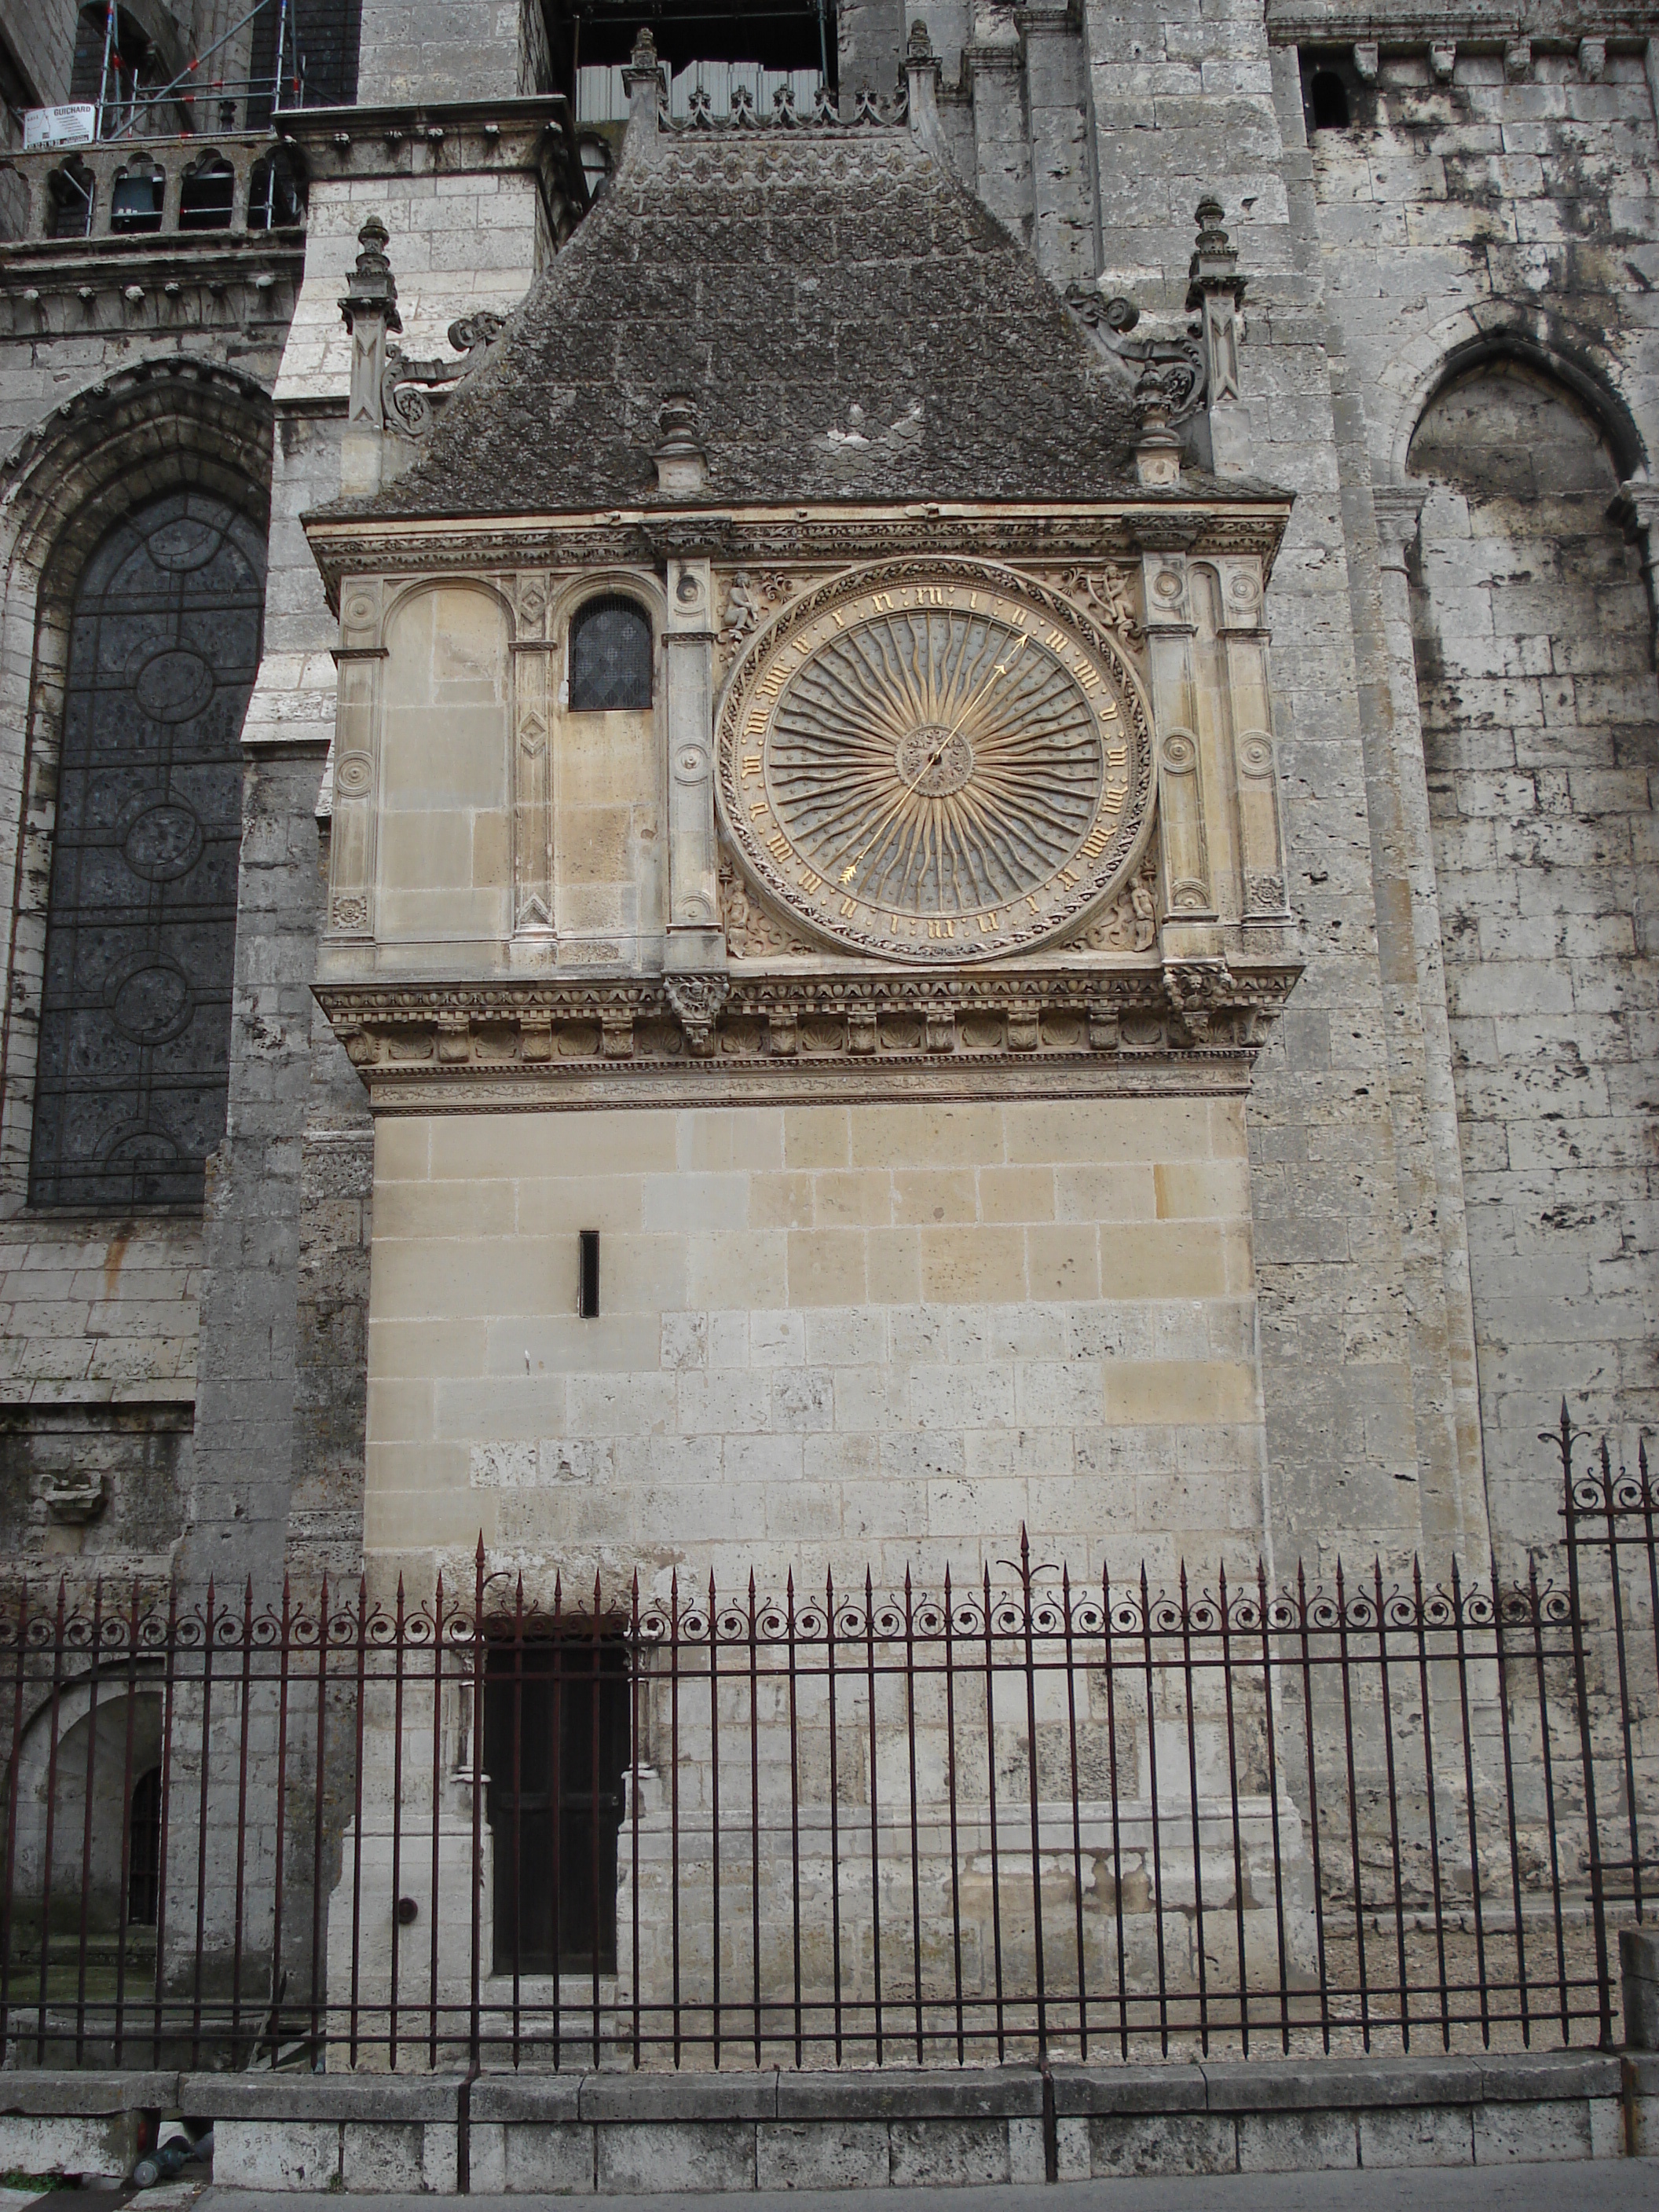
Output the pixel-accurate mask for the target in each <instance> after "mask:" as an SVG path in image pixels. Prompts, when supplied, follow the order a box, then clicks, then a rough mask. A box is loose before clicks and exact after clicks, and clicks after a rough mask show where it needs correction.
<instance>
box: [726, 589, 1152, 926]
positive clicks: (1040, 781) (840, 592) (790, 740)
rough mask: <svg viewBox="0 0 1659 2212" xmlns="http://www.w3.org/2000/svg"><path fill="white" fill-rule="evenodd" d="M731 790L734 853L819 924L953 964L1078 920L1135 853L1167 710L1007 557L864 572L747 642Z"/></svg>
mask: <svg viewBox="0 0 1659 2212" xmlns="http://www.w3.org/2000/svg"><path fill="white" fill-rule="evenodd" d="M717 791H718V796H719V801H720V811H721V813H722V816H723V817H724V821H725V825H726V830H727V834H728V835H729V836H730V837H731V839H732V843H733V845H734V847H735V848H736V850H737V853H738V856H739V859H740V861H741V863H742V865H743V866H744V868H745V870H746V871H747V872H748V873H749V874H750V878H752V879H753V881H754V882H755V883H756V884H757V885H758V886H759V888H760V889H762V890H763V891H764V892H765V893H766V895H767V896H768V898H769V900H770V901H772V902H774V903H775V904H776V905H778V906H779V907H781V908H782V909H783V910H784V911H785V912H786V913H787V914H790V915H793V916H794V917H795V918H796V919H797V920H798V921H799V922H800V923H801V924H803V925H804V927H805V930H806V931H807V933H809V935H811V936H813V937H817V938H821V939H824V940H825V941H826V942H827V943H829V944H830V945H836V946H839V947H840V948H841V949H842V950H843V951H848V952H852V953H855V954H862V955H865V956H866V957H869V956H874V957H878V958H881V959H884V960H895V961H899V962H902V963H908V964H915V965H926V966H928V967H933V968H944V967H950V966H952V965H959V964H961V963H963V962H981V961H984V960H986V959H987V958H992V957H1006V956H1007V955H1009V954H1011V953H1018V952H1023V951H1029V950H1030V949H1032V948H1034V947H1036V946H1037V945H1042V944H1044V943H1047V942H1048V941H1050V940H1051V939H1054V938H1056V937H1058V936H1060V934H1062V933H1064V932H1065V931H1066V929H1068V928H1069V927H1073V926H1074V925H1075V924H1076V922H1077V921H1079V918H1080V917H1081V916H1082V915H1085V913H1086V912H1087V911H1088V910H1089V909H1090V908H1092V907H1093V906H1095V905H1096V904H1097V903H1098V902H1100V901H1101V900H1102V899H1103V897H1105V896H1107V895H1108V894H1109V892H1110V891H1111V890H1113V888H1114V887H1115V886H1117V885H1120V884H1122V883H1123V882H1124V881H1126V880H1127V878H1128V876H1129V875H1130V874H1131V872H1133V868H1134V867H1135V866H1136V864H1137V862H1138V861H1139V858H1140V854H1141V852H1142V850H1143V849H1144V848H1145V845H1146V839H1147V836H1148V835H1149V833H1150V829H1151V826H1152V800H1153V792H1154V765H1153V744H1152V716H1151V713H1150V710H1149V709H1148V707H1147V705H1146V696H1145V694H1144V692H1143V691H1142V690H1141V686H1140V682H1139V678H1138V676H1137V675H1136V673H1135V671H1134V669H1133V666H1132V665H1131V663H1130V662H1129V659H1128V658H1127V655H1126V653H1124V652H1123V650H1122V647H1121V642H1120V641H1119V640H1118V638H1117V637H1115V636H1114V635H1111V634H1110V633H1109V632H1108V631H1107V630H1105V629H1102V628H1101V627H1099V626H1098V625H1097V623H1094V622H1092V621H1091V620H1090V619H1089V618H1088V617H1086V616H1085V615H1084V614H1083V613H1082V612H1081V611H1079V609H1078V607H1077V606H1075V605H1073V604H1072V603H1070V602H1069V601H1067V600H1066V599H1062V598H1061V597H1060V595H1059V594H1058V593H1055V592H1050V591H1048V589H1047V588H1046V587H1045V586H1042V585H1040V584H1036V583H1034V582H1033V581H1031V580H1030V579H1028V578H1025V577H1022V576H1019V575H1018V574H1015V573H1014V572H1013V571H1012V570H1009V569H1004V568H994V567H991V566H989V565H987V564H986V563H982V562H972V561H963V560H941V559H935V560H931V561H914V562H886V563H881V564H878V565H876V566H872V567H869V568H863V569H860V570H857V571H854V573H853V574H851V575H849V576H843V577H841V578H838V579H836V580H834V581H833V582H830V583H827V584H824V585H822V586H819V587H818V588H817V590H815V591H812V592H807V593H805V594H804V595H803V596H802V597H801V598H800V599H796V600H795V601H793V603H792V604H791V605H789V606H787V608H786V609H785V610H784V611H783V612H782V613H781V614H780V615H779V616H778V617H776V618H775V620H774V621H773V622H772V623H769V625H768V626H767V627H766V628H765V629H763V630H761V631H760V632H759V633H758V634H757V635H756V636H755V638H754V639H753V640H752V641H750V644H749V645H748V647H746V649H745V650H744V653H742V654H741V655H740V657H739V659H738V662H737V665H736V666H735V667H734V669H733V671H732V677H731V679H730V681H729V683H728V684H727V686H726V694H725V697H724V699H723V701H722V703H721V707H720V715H719V759H718V769H717Z"/></svg>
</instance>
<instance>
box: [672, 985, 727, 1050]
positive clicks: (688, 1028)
mask: <svg viewBox="0 0 1659 2212" xmlns="http://www.w3.org/2000/svg"><path fill="white" fill-rule="evenodd" d="M731 989H732V986H731V984H730V982H729V981H727V980H726V977H725V976H724V975H670V976H669V977H667V978H666V980H665V982H664V984H663V990H664V992H665V995H666V997H667V1000H668V1003H669V1005H670V1006H671V1007H672V1008H673V1010H674V1016H675V1018H676V1020H677V1021H678V1023H679V1025H680V1027H681V1028H682V1029H683V1030H684V1031H685V1042H686V1044H687V1047H688V1048H690V1051H691V1053H692V1054H694V1056H695V1057H696V1058H697V1059H700V1060H706V1059H707V1058H708V1055H709V1054H711V1053H712V1052H713V1051H714V1024H715V1021H716V1020H717V1019H718V1018H719V1015H720V1008H721V1007H722V1006H724V1005H725V1004H726V999H727V998H728V996H729V995H730V994H731Z"/></svg>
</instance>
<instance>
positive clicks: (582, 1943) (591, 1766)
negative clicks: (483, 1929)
mask: <svg viewBox="0 0 1659 2212" xmlns="http://www.w3.org/2000/svg"><path fill="white" fill-rule="evenodd" d="M628 1705H629V1677H628V1650H627V1646H626V1645H625V1644H624V1643H623V1640H622V1638H620V1637H619V1636H617V1635H615V1634H611V1633H600V1634H597V1635H596V1634H594V1633H593V1632H592V1630H591V1629H589V1630H586V1631H579V1632H574V1633H572V1634H569V1635H565V1636H546V1635H539V1636H537V1637H535V1638H531V1637H529V1636H525V1637H522V1638H521V1637H519V1636H516V1635H513V1636H502V1637H501V1638H499V1639H498V1640H495V1641H492V1643H491V1644H490V1646H489V1674H488V1676H487V1678H486V1680H485V1685H484V1729H483V1763H484V1771H485V1772H486V1773H487V1774H488V1776H489V1790H488V1791H487V1794H486V1796H485V1807H486V1810H487V1813H488V1816H489V1826H490V1833H491V1836H492V1838H493V1841H494V1845H495V1972H497V1973H498V1974H506V1973H511V1972H515V1971H516V1972H519V1973H520V1974H581V1973H587V1974H591V1973H600V1974H612V1973H615V1972H616V1971H617V1832H618V1830H619V1829H620V1827H621V1826H622V1817H623V1776H624V1774H625V1773H626V1772H627V1770H628V1756H629V1724H628Z"/></svg>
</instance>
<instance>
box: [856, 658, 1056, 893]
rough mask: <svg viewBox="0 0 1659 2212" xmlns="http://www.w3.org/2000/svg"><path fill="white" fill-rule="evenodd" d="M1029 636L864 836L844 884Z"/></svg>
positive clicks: (999, 666) (999, 664)
mask: <svg viewBox="0 0 1659 2212" xmlns="http://www.w3.org/2000/svg"><path fill="white" fill-rule="evenodd" d="M1028 644H1030V635H1029V634H1028V633H1024V632H1022V633H1021V635H1019V636H1018V637H1017V638H1016V639H1015V640H1014V644H1013V649H1012V652H1011V653H1009V654H1008V657H1007V659H1006V660H999V661H998V662H997V664H996V665H995V666H994V668H993V669H992V671H991V672H990V674H989V675H988V676H987V678H986V679H985V681H984V683H983V684H981V686H980V688H979V690H977V691H975V694H974V696H973V697H972V698H971V699H970V700H969V702H968V704H967V705H966V706H965V707H964V708H963V710H962V712H961V713H960V714H958V715H957V719H956V720H955V721H954V722H953V723H952V724H951V726H950V728H949V729H948V730H947V731H946V732H945V735H944V736H943V737H942V738H940V739H939V743H938V744H936V745H935V746H934V747H933V750H932V752H930V753H929V754H928V756H927V759H926V760H924V761H923V763H922V764H921V767H920V768H919V769H917V770H916V772H915V776H914V777H913V778H912V780H911V781H909V782H908V783H907V784H906V785H905V786H904V787H903V788H902V790H901V791H900V793H899V795H898V797H897V798H896V799H895V800H894V801H893V803H892V805H890V807H889V808H888V809H887V811H885V813H884V814H883V816H882V817H881V818H880V820H879V821H878V823H877V824H876V826H875V828H874V829H872V831H871V832H870V834H869V836H867V837H866V839H865V842H864V845H863V848H862V849H861V850H860V851H859V852H857V853H854V855H853V857H852V859H851V860H849V861H848V864H847V866H846V867H844V868H843V869H842V872H841V878H840V880H841V882H842V884H850V883H851V882H852V881H853V878H854V877H855V876H856V875H857V873H858V872H859V870H860V867H861V866H863V864H864V862H865V861H866V860H867V859H868V858H869V856H870V854H871V852H872V849H873V848H874V846H875V844H876V842H877V841H878V838H880V837H882V836H884V835H885V833H886V831H887V829H889V827H890V825H891V823H893V822H894V821H895V820H896V817H897V816H898V815H899V813H900V812H901V811H902V809H903V807H904V805H905V803H906V802H907V800H908V799H914V798H915V795H916V787H917V786H918V785H919V784H920V783H921V779H922V778H923V776H925V775H927V772H928V770H929V769H935V768H937V767H938V766H939V763H940V762H941V761H942V760H943V759H944V757H945V747H946V746H947V745H948V744H950V742H951V738H954V737H955V736H956V734H957V731H958V730H960V729H961V727H962V726H963V723H964V722H965V721H966V720H967V719H968V717H969V714H972V713H973V711H974V709H975V707H977V706H978V704H979V702H980V701H981V699H983V698H984V697H985V696H986V694H987V692H988V691H989V690H990V689H991V686H992V685H993V684H994V683H995V682H996V680H997V678H998V677H1000V676H1006V674H1007V673H1008V671H1009V670H1010V669H1011V668H1012V666H1013V665H1014V662H1015V660H1016V659H1018V656H1019V655H1020V653H1023V652H1024V649H1025V647H1026V646H1027V645H1028Z"/></svg>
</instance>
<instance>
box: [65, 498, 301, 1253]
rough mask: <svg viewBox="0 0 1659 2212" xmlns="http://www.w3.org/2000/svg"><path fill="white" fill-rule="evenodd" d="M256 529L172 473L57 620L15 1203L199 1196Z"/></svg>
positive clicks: (230, 904)
mask: <svg viewBox="0 0 1659 2212" xmlns="http://www.w3.org/2000/svg"><path fill="white" fill-rule="evenodd" d="M264 566H265V549H264V538H263V535H262V533H261V532H260V531H259V530H258V527H257V526H256V525H255V524H253V523H252V522H251V521H250V520H248V519H247V517H246V515H244V514H242V513H240V512H239V511H238V510H237V509H236V508H235V507H233V506H231V505H230V504H229V503H228V501H225V500H222V499H220V498H218V497H216V496H214V495H210V494H208V493H205V492H202V491H197V490H185V489H179V490H176V491H172V492H168V493H165V494H164V495H162V496H161V498H159V499H156V500H155V501H151V502H150V503H149V504H148V505H147V506H145V507H140V508H138V509H137V510H136V511H135V512H134V513H132V514H131V515H130V516H128V517H127V519H126V520H125V521H123V522H121V523H119V524H118V525H117V526H116V527H115V529H114V530H112V532H110V534H109V536H108V537H107V538H105V539H104V540H103V542H102V544H100V546H99V547H98V549H97V550H96V551H95V552H94V554H93V556H92V558H91V559H90V561H89V562H88V564H87V568H86V571H85V573H84V574H83V575H82V580H81V583H80V586H79V589H78V590H77V592H76V600H75V611H74V616H73V619H72V623H71V627H70V654H69V675H68V681H67V684H66V686H65V693H64V737H63V748H62V755H61V760H60V764H59V770H58V811H57V826H56V829H55V833H54V836H53V844H52V881H51V893H50V903H49V908H48V916H47V926H46V976H45V987H44V990H43V992H42V1000H41V1016H40V1057H39V1065H38V1073H37V1079H36V1091H35V1107H34V1126H33V1141H32V1145H31V1152H30V1170H29V1198H30V1202H31V1203H32V1204H33V1205H36V1206H75V1207H82V1208H88V1209H93V1210H96V1211H99V1212H129V1211H131V1210H134V1209H151V1208H157V1207H189V1206H196V1205H198V1204H199V1203H200V1201H201V1196H202V1176H203V1169H204V1163H205V1160H206V1157H207V1154H208V1153H209V1152H210V1150H211V1149H212V1148H213V1146H215V1145H216V1144H217V1142H218V1141H219V1138H220V1135H221V1134H222V1130H223V1127H224V1118H225V1092H226V1084H227V1077H228V1063H229V1046H230V998H231V963H232V956H233V952H234V940H235V927H236V868H237V854H238V848H239V843H240V831H241V783H242V773H241V744H240V738H241V726H242V717H243V714H245V712H246V708H247V701H248V694H249V692H250V691H251V690H252V686H253V678H254V675H255V671H256V670H257V669H258V659H259V635H260V617H261V613H262V611H263V607H264Z"/></svg>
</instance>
